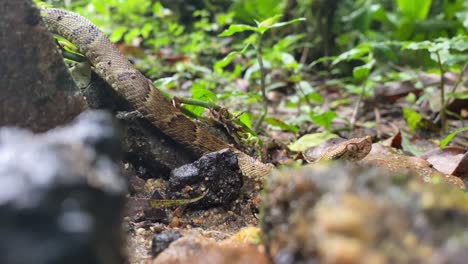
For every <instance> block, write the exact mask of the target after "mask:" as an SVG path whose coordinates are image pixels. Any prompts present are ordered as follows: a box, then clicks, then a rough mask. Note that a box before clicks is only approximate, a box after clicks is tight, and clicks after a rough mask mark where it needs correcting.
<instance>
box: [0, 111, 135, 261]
mask: <svg viewBox="0 0 468 264" xmlns="http://www.w3.org/2000/svg"><path fill="white" fill-rule="evenodd" d="M119 141H120V137H119V135H118V133H117V129H116V127H115V124H114V122H113V119H112V117H111V115H110V114H108V113H105V112H87V113H84V114H82V115H81V116H79V117H78V119H77V120H76V121H75V122H74V123H73V124H72V125H70V126H68V127H64V128H59V129H55V130H52V131H50V132H47V133H45V134H37V135H35V134H32V133H31V132H29V131H27V130H23V129H17V128H2V129H0V236H1V237H2V239H1V240H0V263H6V264H9V263H15V264H16V263H38V264H42V263H44V264H45V263H123V261H124V258H123V253H122V252H121V248H122V235H121V232H120V231H119V230H120V229H121V214H122V209H123V204H124V195H125V193H126V184H125V179H124V178H123V177H122V176H121V174H120V168H119V164H118V163H116V161H118V159H119V157H120V156H121V150H120V147H119V145H120V144H119Z"/></svg>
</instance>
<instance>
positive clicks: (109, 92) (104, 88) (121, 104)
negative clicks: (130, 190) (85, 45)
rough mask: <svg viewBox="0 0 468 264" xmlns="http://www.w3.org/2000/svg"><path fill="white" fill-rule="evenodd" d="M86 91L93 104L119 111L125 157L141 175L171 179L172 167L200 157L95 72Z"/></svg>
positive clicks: (95, 106)
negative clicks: (148, 118) (158, 127)
mask: <svg viewBox="0 0 468 264" xmlns="http://www.w3.org/2000/svg"><path fill="white" fill-rule="evenodd" d="M82 93H83V94H84V95H85V98H86V102H87V104H88V106H89V107H90V108H92V109H110V110H111V111H112V112H114V113H117V114H116V116H117V118H118V119H119V120H120V121H121V124H122V127H123V134H124V138H123V145H124V148H125V157H124V160H125V161H126V162H128V163H130V164H132V166H133V167H134V168H135V170H136V171H137V173H138V175H139V176H140V177H141V178H144V179H147V178H164V179H168V178H169V174H170V172H171V170H172V169H175V168H177V167H179V166H181V165H183V164H187V163H190V162H193V161H194V160H195V159H196V158H195V156H194V155H193V154H192V153H190V152H189V151H187V150H186V149H184V148H183V146H181V145H179V144H177V143H176V142H175V141H174V140H172V139H171V138H169V137H168V136H166V135H164V134H163V133H162V132H161V131H159V130H158V129H157V128H155V127H154V125H152V124H151V123H150V122H149V121H147V120H145V119H144V118H141V116H140V115H138V114H133V113H135V111H134V109H132V108H131V107H130V106H129V105H128V102H126V101H125V100H123V99H122V98H121V97H119V96H118V95H117V94H116V92H115V91H114V90H113V89H112V88H111V87H110V86H109V85H108V84H107V83H106V82H105V81H104V80H102V79H101V78H100V77H99V76H97V75H96V74H93V76H92V81H91V84H90V85H88V86H87V87H86V88H85V89H83V90H82Z"/></svg>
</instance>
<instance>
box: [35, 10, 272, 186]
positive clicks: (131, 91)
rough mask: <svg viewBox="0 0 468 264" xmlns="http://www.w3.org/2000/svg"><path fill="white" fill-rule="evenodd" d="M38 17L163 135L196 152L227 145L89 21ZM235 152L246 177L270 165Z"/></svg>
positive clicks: (58, 13)
mask: <svg viewBox="0 0 468 264" xmlns="http://www.w3.org/2000/svg"><path fill="white" fill-rule="evenodd" d="M41 16H42V18H43V21H44V24H45V26H46V27H47V29H48V30H49V31H50V32H51V33H53V34H57V35H59V36H61V37H63V38H65V39H67V40H68V41H70V42H71V43H73V44H74V45H75V46H76V47H77V49H78V51H79V52H80V53H82V54H84V55H85V56H86V57H87V59H88V61H89V63H90V64H91V65H92V66H93V68H94V70H95V71H96V73H97V74H98V75H99V76H100V77H101V78H103V79H104V80H105V81H106V82H107V83H108V84H109V85H110V86H111V87H112V88H113V89H114V90H115V91H116V92H117V94H119V96H121V97H122V98H124V99H126V100H127V101H128V102H129V103H130V104H131V106H132V107H133V108H134V109H135V110H137V111H138V112H140V113H141V114H142V115H143V116H144V118H146V119H147V120H148V121H149V122H151V123H152V124H153V125H154V126H156V127H157V128H159V129H160V130H161V131H162V132H163V133H164V134H166V135H167V136H169V137H171V138H172V139H174V140H175V141H176V142H178V143H180V144H181V145H182V146H184V147H186V148H188V149H189V150H191V151H192V152H194V153H195V154H197V155H203V154H205V153H208V152H213V151H218V150H221V149H224V148H229V146H228V145H227V144H226V143H224V142H223V141H221V140H219V139H218V138H217V137H215V136H214V135H212V134H211V133H210V132H208V131H207V130H206V129H204V128H202V127H200V126H198V125H197V124H196V123H194V122H193V121H191V120H190V119H188V118H187V117H186V116H185V115H183V114H182V112H181V111H180V110H179V109H178V108H176V107H174V106H173V105H172V104H171V103H170V102H169V101H167V99H166V98H165V97H164V96H163V95H162V94H161V93H160V92H159V90H158V89H156V88H155V87H154V86H153V84H152V83H151V82H150V81H149V80H148V79H147V78H146V77H145V76H143V74H141V73H140V72H139V71H138V70H137V69H136V68H135V67H134V66H133V65H132V64H131V63H130V62H129V61H128V59H127V58H125V57H124V56H123V55H122V54H121V53H120V51H119V50H118V49H117V48H116V47H115V46H114V45H113V44H112V43H111V42H110V40H109V39H108V38H107V36H106V35H105V34H104V33H103V32H101V31H100V30H99V29H98V28H97V27H96V26H95V25H94V24H93V23H92V22H91V21H89V20H88V19H86V18H84V17H82V16H80V15H78V14H76V13H73V12H69V11H66V10H62V9H55V8H44V7H42V8H41ZM235 153H236V155H237V158H238V164H239V168H240V169H241V171H242V173H243V174H244V175H245V176H247V177H252V178H257V177H263V176H265V175H267V174H268V173H269V172H270V171H271V169H272V167H273V166H272V165H270V164H264V163H262V162H260V161H258V160H256V159H254V158H252V157H250V156H248V155H247V154H245V153H243V152H240V151H237V150H236V151H235Z"/></svg>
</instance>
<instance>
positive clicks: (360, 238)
mask: <svg viewBox="0 0 468 264" xmlns="http://www.w3.org/2000/svg"><path fill="white" fill-rule="evenodd" d="M266 186H267V187H266V188H267V191H266V192H265V196H264V203H265V206H264V208H263V219H262V220H261V229H262V231H263V235H264V243H265V246H266V248H267V251H268V252H269V254H270V255H271V257H272V259H273V261H274V262H275V263H465V261H466V253H464V252H466V251H467V249H468V229H467V228H466V226H467V225H468V207H467V206H466V205H467V204H468V203H467V202H468V194H467V193H465V192H463V191H461V190H460V189H458V188H456V187H454V186H452V185H450V184H446V183H443V182H440V183H438V184H428V183H424V182H423V181H421V180H420V179H419V177H417V176H414V177H413V176H405V175H403V174H399V173H390V172H388V171H385V170H383V169H379V168H374V167H369V166H368V167H359V166H356V165H351V164H340V163H335V164H333V165H332V166H325V165H319V164H317V165H315V166H314V167H309V168H303V169H300V170H287V171H283V172H276V173H274V174H273V175H272V176H271V177H270V178H269V179H268V180H267V183H266Z"/></svg>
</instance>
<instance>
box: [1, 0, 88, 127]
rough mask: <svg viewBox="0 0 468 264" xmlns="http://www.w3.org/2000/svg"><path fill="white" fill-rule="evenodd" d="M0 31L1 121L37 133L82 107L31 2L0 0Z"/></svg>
mask: <svg viewBox="0 0 468 264" xmlns="http://www.w3.org/2000/svg"><path fill="white" fill-rule="evenodd" d="M0 32H1V34H0V39H1V41H0V58H2V59H1V60H0V126H6V125H8V126H19V127H27V128H29V129H31V130H33V131H36V132H42V131H46V130H49V129H51V128H54V127H56V126H58V125H63V124H66V123H67V122H69V121H70V120H72V119H73V118H74V117H76V116H77V115H78V114H79V113H81V112H82V111H83V110H84V109H85V102H84V99H83V96H82V95H81V94H80V93H79V91H78V89H77V87H76V85H75V83H74V82H73V79H72V78H71V76H70V74H69V72H68V70H67V68H66V67H65V64H64V63H63V58H62V56H60V52H59V50H58V49H57V48H56V44H55V41H54V38H53V37H52V34H50V33H49V32H48V31H47V30H46V28H45V27H44V26H43V25H42V23H41V16H40V14H39V10H37V8H36V7H35V5H34V4H33V1H31V0H16V1H0Z"/></svg>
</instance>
